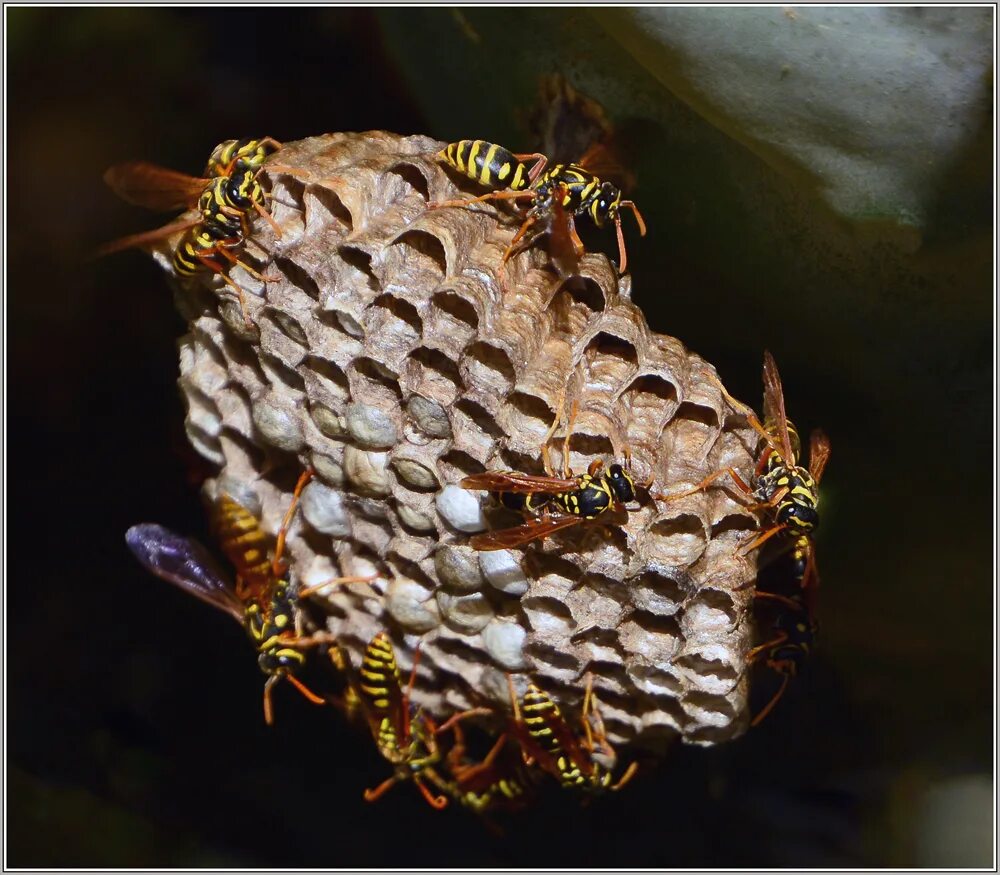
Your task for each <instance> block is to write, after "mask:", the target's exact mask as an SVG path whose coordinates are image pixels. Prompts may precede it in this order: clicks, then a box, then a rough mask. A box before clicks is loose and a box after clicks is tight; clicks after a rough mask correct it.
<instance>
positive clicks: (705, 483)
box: [652, 467, 753, 501]
mask: <svg viewBox="0 0 1000 875" xmlns="http://www.w3.org/2000/svg"><path fill="white" fill-rule="evenodd" d="M724 474H729V475H730V476H731V477H732V478H733V482H734V483H735V484H736V485H737V486H738V487H739V488H740V490H741V491H742V492H744V493H745V494H746V495H752V494H753V490H752V489H751V488H750V486H749V485H748V484H747V482H746V481H745V480H744V479H743V478H742V477H740V475H739V474H738V473H737V472H736V469H735V468H731V467H730V468H720V469H719V470H718V471H715V472H714V473H712V474H709V475H708V476H707V477H706V478H705V479H704V480H702V481H701V483H699V484H697V485H696V486H692V487H691V488H690V489H685V490H684V491H683V492H674V493H672V494H670V495H663V494H661V493H657V494H656V495H654V496H652V497H653V498H655V499H657V500H659V501H677V500H679V499H681V498H687V496H689V495H694V494H695V493H696V492H701V491H702V490H704V489H707V488H708V487H709V486H711V485H712V484H713V483H714V482H715V481H716V480H718V479H719V478H720V477H722V476H723V475H724Z"/></svg>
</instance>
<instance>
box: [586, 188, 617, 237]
mask: <svg viewBox="0 0 1000 875" xmlns="http://www.w3.org/2000/svg"><path fill="white" fill-rule="evenodd" d="M621 202H622V193H621V189H619V188H617V187H616V186H615V185H613V184H612V183H610V182H602V183H601V187H600V188H599V189H598V190H597V193H596V194H595V195H594V199H593V200H592V201H591V204H590V217H591V218H592V219H593V220H594V224H595V225H597V227H598V228H603V227H604V224H605V223H606V222H614V221H616V220H617V218H618V207H619V205H620V204H621Z"/></svg>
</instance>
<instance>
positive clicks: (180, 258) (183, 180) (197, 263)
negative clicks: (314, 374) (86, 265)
mask: <svg viewBox="0 0 1000 875" xmlns="http://www.w3.org/2000/svg"><path fill="white" fill-rule="evenodd" d="M280 145H281V144H280V143H278V141H277V140H274V139H272V138H271V137H264V138H263V139H260V140H227V141H226V142H224V143H221V144H219V145H218V146H217V147H216V148H215V150H214V151H213V152H212V155H211V157H210V158H209V162H208V166H207V167H206V170H205V173H206V176H205V177H202V178H198V177H193V176H188V175H186V174H184V173H180V172H178V171H176V170H170V169H168V168H166V167H160V166H159V165H157V164H151V163H149V162H146V161H130V162H127V163H125V164H117V165H115V166H114V167H111V168H110V169H108V171H107V172H106V173H105V174H104V180H105V182H106V183H107V184H108V185H109V186H110V188H111V189H112V190H113V191H114V192H115V193H116V194H117V195H118V196H119V197H121V198H122V199H123V200H124V201H126V202H128V203H130V204H135V205H136V206H141V207H145V208H147V209H151V210H156V211H158V212H168V211H172V210H178V209H185V210H190V209H197V211H198V215H197V216H196V217H193V218H186V219H178V220H176V221H174V222H170V223H168V224H166V225H163V226H162V227H160V228H156V229H154V230H152V231H145V232H143V233H140V234H132V235H130V236H128V237H122V238H120V239H118V240H114V241H112V242H111V243H107V244H105V245H104V246H102V247H100V248H99V249H98V250H97V254H98V255H110V254H112V253H114V252H120V251H122V250H124V249H132V248H136V247H142V246H148V245H150V244H152V243H155V242H156V241H158V240H162V239H164V238H166V237H170V236H172V235H173V234H178V233H182V232H183V233H184V236H183V237H182V239H181V241H180V243H179V244H178V246H177V249H176V251H175V253H174V260H173V267H174V270H175V271H176V273H177V274H178V275H179V276H184V277H187V276H192V275H193V274H195V273H197V272H199V271H202V270H206V269H207V270H211V271H212V272H213V273H216V274H218V275H219V276H221V277H222V279H223V280H224V281H225V282H226V284H227V285H229V286H231V287H232V288H233V289H235V291H236V293H237V295H238V297H239V301H240V308H241V311H242V312H243V316H244V319H245V320H246V321H247V323H248V324H249V318H248V317H247V314H246V307H245V301H244V297H243V289H242V287H241V286H240V285H239V284H238V283H236V282H235V281H234V280H233V279H231V278H230V277H229V276H228V274H227V273H226V270H227V269H228V268H229V267H231V266H234V265H239V266H240V267H242V268H243V269H244V270H245V271H246V272H247V273H249V274H250V275H251V276H253V277H256V278H257V279H259V280H260V281H262V282H265V281H266V278H265V277H264V276H263V275H261V274H260V273H259V272H258V271H256V270H254V269H253V268H252V267H250V266H249V265H247V264H245V263H244V262H242V261H240V260H239V258H238V256H237V255H235V254H234V253H233V251H232V250H234V249H235V248H237V247H239V246H240V245H241V244H242V243H243V241H244V240H245V239H246V238H247V236H248V235H249V225H248V220H249V217H250V215H251V214H252V213H254V212H256V213H257V214H258V215H260V216H261V217H263V218H264V219H266V220H267V221H268V222H269V223H270V225H271V227H272V229H273V230H274V233H275V236H277V237H280V236H281V229H280V228H279V227H278V224H277V223H276V222H275V221H274V218H273V217H272V216H271V214H270V213H269V212H268V211H267V209H266V207H265V200H266V198H267V197H268V195H267V194H266V193H265V192H264V191H263V189H262V188H261V186H260V183H259V182H258V181H257V175H258V173H259V171H260V169H261V167H262V166H263V163H264V159H265V158H266V157H267V155H268V154H270V152H272V151H274V150H275V149H277V148H279V147H280Z"/></svg>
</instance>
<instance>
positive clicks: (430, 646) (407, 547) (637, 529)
mask: <svg viewBox="0 0 1000 875" xmlns="http://www.w3.org/2000/svg"><path fill="white" fill-rule="evenodd" d="M443 145H444V144H442V143H439V142H436V141H433V140H430V139H428V138H426V137H419V136H414V137H399V136H396V135H392V134H388V133H383V132H372V133H366V134H331V135H327V136H322V137H315V138H312V139H308V140H303V141H300V142H297V143H292V144H288V145H286V146H285V147H284V148H283V149H281V150H280V151H279V152H277V153H276V154H275V155H274V156H272V158H271V159H270V162H269V163H270V164H274V165H282V166H285V167H287V168H292V169H293V170H294V172H293V173H290V172H286V171H280V170H275V171H269V170H268V168H267V167H265V172H264V174H263V177H262V178H263V180H264V186H265V188H268V187H270V188H272V190H273V195H274V200H273V212H274V216H275V218H276V219H277V221H278V222H279V224H280V226H281V228H282V229H283V235H282V237H281V238H280V239H276V238H275V237H274V235H273V233H272V231H271V229H270V228H269V227H268V226H267V225H266V223H264V222H263V221H257V222H255V229H254V235H253V239H252V240H251V241H250V242H249V243H248V244H247V246H246V250H245V254H244V256H243V257H244V258H246V259H248V260H250V261H251V262H253V263H254V264H255V265H256V266H257V267H258V269H259V270H261V272H263V273H264V274H266V275H267V276H268V277H269V278H271V279H273V280H274V281H273V282H268V283H267V285H266V287H265V286H264V285H262V284H261V283H260V282H258V281H256V280H254V279H252V278H251V277H249V276H248V275H247V274H246V273H245V272H244V271H242V270H241V269H239V268H235V269H234V270H233V272H232V277H233V278H234V279H235V280H236V281H238V282H239V283H240V284H241V285H243V286H244V288H246V289H247V295H246V298H247V304H246V308H247V312H248V314H249V315H250V317H251V318H252V320H253V322H254V323H255V325H256V326H258V327H259V332H258V330H257V328H254V329H247V327H246V325H245V324H244V321H243V319H242V317H241V315H240V309H239V305H238V304H237V303H236V301H235V297H234V295H233V292H232V290H231V289H230V288H228V287H226V286H225V285H223V284H222V283H221V282H220V281H219V280H218V279H217V278H214V277H213V276H212V274H210V273H207V272H206V273H205V274H202V275H199V277H198V278H196V279H195V281H194V282H188V283H187V284H185V285H184V286H183V287H181V288H180V289H179V290H178V302H179V306H180V307H181V309H182V311H183V312H184V314H185V316H186V317H187V318H188V319H189V320H190V333H189V334H187V335H186V336H185V337H184V338H183V339H182V341H181V343H180V347H181V378H180V386H181V389H182V391H183V394H184V396H185V398H186V401H187V406H188V411H189V412H188V417H187V422H186V425H187V431H188V435H189V437H190V440H191V442H192V443H193V444H194V446H195V447H196V448H197V450H198V452H199V453H200V454H201V455H202V456H204V457H205V458H206V459H208V460H209V461H211V462H213V463H214V464H216V465H218V466H220V474H219V479H218V480H217V481H214V482H212V481H210V482H209V484H208V485H207V490H208V492H209V493H210V494H214V493H213V490H215V489H217V488H219V486H220V485H221V487H222V488H223V489H225V490H226V491H228V492H230V493H231V494H233V495H234V497H236V498H237V499H239V500H241V501H243V502H244V503H246V504H248V506H250V507H251V508H254V509H257V508H259V509H260V511H261V514H262V517H263V520H264V524H265V527H266V528H267V529H268V530H270V531H271V532H274V531H276V530H277V528H278V526H279V525H280V520H281V517H282V515H283V514H284V512H285V510H286V508H287V507H288V504H289V501H290V498H291V495H290V489H291V486H292V484H293V483H294V480H295V474H297V472H298V470H300V469H301V466H302V465H306V464H308V465H311V466H312V467H313V468H314V469H315V472H316V477H315V478H314V480H313V482H312V483H310V485H309V486H308V487H307V488H306V490H305V492H304V495H303V502H302V513H301V514H300V515H299V516H297V517H296V521H295V524H294V525H293V527H292V529H291V532H290V535H289V552H290V555H291V557H292V560H293V565H292V568H293V573H295V574H297V575H298V578H299V579H300V581H302V583H303V584H304V585H309V584H313V583H317V582H319V581H321V580H323V579H326V578H328V577H331V576H334V575H338V574H343V575H363V574H367V573H370V572H372V571H376V572H378V573H379V578H378V579H377V581H375V582H374V583H372V584H354V585H348V586H341V587H339V588H333V589H330V590H328V591H327V592H328V593H329V594H328V595H326V596H323V597H321V596H314V597H312V598H310V599H309V604H310V616H312V617H313V618H316V619H320V618H321V616H322V614H323V613H324V612H325V614H326V622H327V624H328V626H329V629H330V630H331V631H332V632H333V633H334V634H335V635H336V636H337V637H338V639H339V641H340V642H341V644H342V646H343V647H344V649H345V650H346V652H347V653H348V654H349V657H350V659H351V661H352V662H353V664H354V666H355V667H357V666H358V665H359V664H360V661H361V651H362V649H363V647H364V646H365V644H366V643H367V642H368V640H369V639H370V638H371V637H372V636H373V635H374V634H375V633H376V632H377V631H379V630H381V629H386V630H388V632H389V634H390V635H391V637H392V639H393V641H394V643H395V645H396V649H397V653H398V655H399V660H400V664H401V667H402V668H403V669H404V670H407V671H408V670H409V667H410V665H411V664H412V654H413V648H414V646H415V645H416V644H417V642H418V641H419V643H420V652H421V657H420V664H419V673H418V677H417V681H416V686H415V691H414V698H415V700H416V702H417V703H418V704H419V705H420V706H422V707H423V708H425V709H427V710H428V712H429V713H430V714H432V715H433V716H434V717H435V718H437V719H438V720H441V719H444V718H446V717H447V716H448V715H450V714H451V713H453V712H454V711H455V710H456V709H464V708H468V707H475V706H484V705H486V706H494V707H495V708H496V709H497V711H498V716H497V718H496V720H495V726H496V727H497V728H498V729H499V728H500V727H501V726H502V725H503V718H502V716H501V715H502V714H503V713H504V712H505V711H506V710H508V709H509V696H508V687H507V682H506V677H505V673H508V672H509V673H512V674H514V675H515V676H517V675H523V676H527V675H530V677H531V679H532V680H533V681H534V682H535V683H536V684H538V685H539V686H540V687H541V688H542V689H544V690H545V691H546V692H548V693H549V694H550V695H551V696H552V697H553V698H555V699H556V700H557V701H558V702H560V703H561V704H562V705H563V706H564V710H566V711H568V712H569V713H570V714H578V713H579V710H578V709H579V706H580V701H581V698H582V692H583V678H584V676H585V673H586V672H588V671H589V672H592V673H593V676H594V689H595V691H596V693H597V698H598V701H599V703H600V707H601V713H602V715H603V717H604V720H605V723H606V724H607V729H608V734H609V739H610V740H611V741H612V742H613V743H615V744H616V745H618V753H619V754H622V753H623V752H624V753H626V756H627V753H628V750H629V749H630V748H631V750H632V751H633V752H638V751H641V750H643V749H646V750H652V751H661V750H662V749H663V748H664V747H665V746H666V743H667V742H668V741H669V740H671V739H672V738H675V737H677V736H680V737H682V738H683V739H684V740H686V741H689V742H698V743H712V742H716V741H720V740H724V739H727V738H730V737H732V736H733V735H735V734H737V733H738V732H740V731H742V729H743V728H744V726H745V725H746V715H745V711H746V693H747V679H746V664H745V655H746V652H747V649H748V647H749V645H750V641H749V637H750V628H751V618H750V605H749V602H750V600H751V594H752V588H751V587H750V586H749V584H751V583H752V581H753V578H754V575H755V566H754V561H753V557H752V556H751V557H750V559H749V560H746V559H741V558H739V557H737V556H736V555H735V547H736V544H737V543H738V541H739V540H740V538H741V537H742V536H744V535H745V534H746V532H747V530H749V529H751V528H753V527H755V526H756V525H757V522H756V520H755V519H754V518H753V516H751V515H750V514H749V513H748V512H747V511H745V510H744V509H743V508H742V507H741V506H740V505H739V504H737V503H736V502H734V501H733V500H732V499H731V498H730V497H728V496H727V494H726V491H725V490H723V489H710V490H707V491H705V492H703V493H700V494H697V495H694V496H691V497H689V498H687V499H684V500H682V501H679V502H674V503H665V502H662V501H660V502H657V503H654V502H653V501H652V500H651V499H650V498H649V497H648V495H647V494H646V493H645V492H642V493H641V495H640V503H641V507H640V509H638V510H631V511H629V512H628V513H627V514H624V513H619V514H611V513H609V514H608V515H607V517H608V522H609V523H611V524H610V525H609V524H607V523H604V524H601V523H603V520H602V521H599V522H596V523H583V524H581V525H578V526H574V527H572V528H570V529H567V530H564V531H563V532H560V533H558V534H556V535H555V536H553V537H549V538H546V539H545V540H544V541H542V542H537V541H536V542H534V543H531V544H528V545H526V546H525V547H524V548H521V549H517V550H514V551H510V552H506V551H499V552H484V553H477V552H476V551H474V550H472V549H471V548H470V547H469V546H468V545H467V541H468V537H469V533H471V532H475V531H480V530H482V529H484V528H486V527H487V525H488V522H491V523H492V524H493V525H495V526H497V527H499V526H513V525H518V524H519V523H520V522H521V521H522V520H521V519H520V518H519V517H517V516H516V515H514V514H512V513H511V512H509V511H504V510H494V505H493V502H492V501H491V500H490V499H489V497H488V496H487V495H486V494H485V493H477V492H469V491H466V490H464V489H462V488H460V487H459V486H458V485H457V483H458V482H459V481H460V480H461V479H462V477H463V476H465V475H467V474H473V473H477V472H481V471H484V470H494V469H509V470H517V471H521V472H524V473H542V466H541V452H540V450H541V444H542V441H543V439H544V437H545V434H546V432H547V430H548V429H549V426H550V425H551V423H552V422H553V420H554V419H555V417H556V415H557V412H558V410H559V402H560V396H561V393H563V392H564V391H565V393H566V404H565V410H566V414H567V415H566V417H565V418H564V420H563V424H562V425H560V427H559V429H558V430H557V431H556V434H555V440H554V441H553V452H552V454H551V456H552V462H553V465H554V466H555V468H556V470H558V469H559V466H560V465H561V460H560V450H561V446H562V437H563V435H564V434H565V419H566V418H568V413H569V410H570V407H571V405H572V403H573V402H574V401H577V402H578V404H579V415H578V418H577V420H576V423H575V427H574V429H573V437H572V440H571V443H570V449H571V465H572V468H573V471H574V472H576V473H581V472H583V471H584V470H586V468H587V465H588V464H589V463H590V462H591V461H592V460H593V459H595V458H598V457H600V458H603V459H604V461H605V463H609V462H611V461H613V460H618V461H622V459H623V457H624V453H625V450H626V447H628V448H629V449H630V450H631V453H632V457H633V460H634V470H635V476H636V480H637V481H641V480H643V479H646V478H648V477H649V475H651V474H652V475H655V482H654V483H653V486H652V490H653V491H656V492H661V493H669V492H672V491H678V490H679V489H682V488H684V487H686V486H689V485H691V484H693V483H696V482H698V481H699V480H701V479H702V478H703V477H704V476H705V475H706V474H707V473H709V472H711V471H713V470H716V469H718V468H720V467H724V466H727V465H732V466H734V467H735V468H736V469H737V470H739V471H740V472H741V473H742V474H743V476H748V471H749V468H750V466H751V464H752V462H751V458H750V455H749V453H748V451H747V446H750V447H751V448H752V446H753V443H754V439H753V436H752V433H750V432H749V431H748V430H746V429H745V426H743V425H740V426H739V430H738V431H734V430H733V427H732V425H731V424H728V423H727V422H726V418H727V417H726V409H725V407H724V404H723V402H722V400H721V398H720V394H719V391H718V389H717V388H716V387H715V386H714V385H713V384H712V383H711V382H710V381H709V380H708V379H706V378H707V376H708V375H710V374H714V369H713V368H712V367H711V366H710V365H709V364H707V363H706V362H705V361H703V360H702V359H700V358H698V357H697V356H696V355H693V354H691V353H689V352H688V351H687V350H686V349H685V348H684V346H683V345H682V344H681V343H680V342H679V341H677V340H674V339H673V338H672V337H667V336H665V335H662V334H655V333H653V332H651V331H650V330H649V328H648V327H647V325H646V322H645V320H644V318H643V315H642V313H641V312H640V311H639V310H638V308H637V307H636V306H635V305H633V304H632V302H631V301H630V300H629V292H630V282H631V280H630V278H629V277H628V276H624V277H618V275H617V273H616V271H615V268H614V266H613V265H612V264H611V263H610V262H609V261H608V259H607V258H606V257H605V256H604V255H598V254H588V255H586V256H585V257H584V258H583V260H582V262H581V265H580V276H576V277H573V278H571V279H569V280H562V279H560V278H559V277H558V276H557V274H556V273H555V272H554V270H553V269H552V268H551V267H548V266H547V263H548V255H547V248H546V242H545V240H544V238H543V240H542V241H541V242H540V243H539V244H538V245H535V246H533V247H531V248H530V249H529V250H527V251H526V252H524V253H523V254H521V255H519V256H516V257H515V258H514V259H513V260H512V261H510V262H508V264H507V266H506V275H505V277H504V290H501V286H500V284H499V281H498V272H499V268H500V261H501V256H502V254H503V252H504V250H505V248H506V247H507V245H508V243H509V242H510V240H511V237H512V235H513V234H514V233H515V231H516V230H517V228H518V227H519V223H520V220H519V219H518V217H517V211H516V209H511V208H509V207H506V206H501V207H496V206H494V205H491V204H481V205H477V206H476V207H473V208H464V209H463V208H448V209H437V210H428V208H427V204H428V202H429V201H441V200H445V199H448V198H455V197H462V196H463V195H465V196H468V195H472V196H474V195H477V194H481V193H483V189H479V188H477V187H476V186H475V184H474V183H471V182H470V181H469V180H466V179H460V178H459V177H458V175H457V174H456V175H452V174H450V173H449V172H448V171H447V170H446V169H445V168H444V167H443V166H441V165H440V164H439V163H438V162H437V161H436V160H435V158H434V155H435V153H436V152H437V151H438V150H439V149H440V148H442V146H443ZM652 233H653V234H655V233H656V231H655V228H654V229H652ZM609 239H610V240H613V235H609ZM159 257H160V258H161V260H163V262H164V264H165V266H167V267H168V268H169V252H167V251H166V248H165V249H164V251H163V252H161V253H159ZM734 421H736V422H738V421H739V420H734ZM288 463H292V464H288ZM292 469H294V470H292ZM279 475H280V476H279ZM279 483H280V486H279V485H278V484H279ZM634 506H635V505H633V507H634ZM520 682H521V684H522V686H523V682H524V677H521V678H520Z"/></svg>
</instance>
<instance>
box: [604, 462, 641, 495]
mask: <svg viewBox="0 0 1000 875" xmlns="http://www.w3.org/2000/svg"><path fill="white" fill-rule="evenodd" d="M608 481H609V482H610V483H611V491H612V492H613V493H614V494H615V498H616V499H618V501H620V502H621V503H622V504H625V503H626V502H629V501H635V480H633V479H632V475H631V474H629V473H628V471H626V470H625V469H624V468H623V467H622V466H621V465H618V464H614V465H612V466H611V467H609V468H608Z"/></svg>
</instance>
